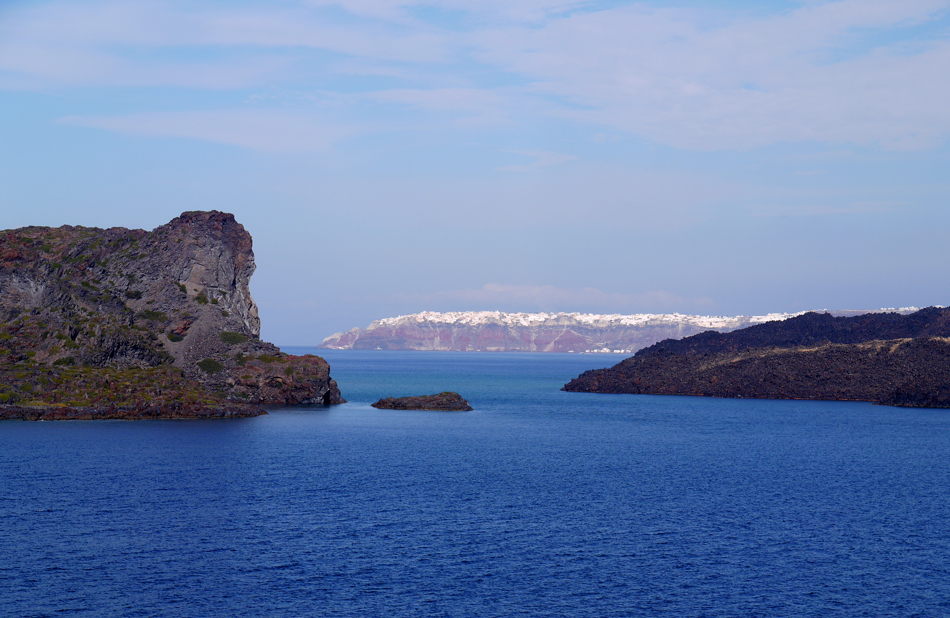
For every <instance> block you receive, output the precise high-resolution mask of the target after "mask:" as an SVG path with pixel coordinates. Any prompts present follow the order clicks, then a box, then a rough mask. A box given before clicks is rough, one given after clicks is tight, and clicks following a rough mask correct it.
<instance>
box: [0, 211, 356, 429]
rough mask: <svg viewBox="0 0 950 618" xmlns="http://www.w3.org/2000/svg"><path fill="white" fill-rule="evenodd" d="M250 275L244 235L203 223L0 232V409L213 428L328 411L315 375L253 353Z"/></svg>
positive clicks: (259, 347)
mask: <svg viewBox="0 0 950 618" xmlns="http://www.w3.org/2000/svg"><path fill="white" fill-rule="evenodd" d="M254 268H255V265H254V253H253V250H252V240H251V236H250V234H248V233H247V231H246V230H245V229H244V227H243V226H242V225H241V224H239V223H238V222H237V221H235V219H234V216H233V215H230V214H228V213H223V212H216V211H212V212H186V213H183V214H182V215H181V216H180V217H177V218H175V219H173V220H172V221H170V222H169V223H167V224H165V225H162V226H160V227H158V228H156V229H155V230H153V231H151V232H146V231H144V230H127V229H124V228H110V229H106V230H103V229H97V228H83V227H72V226H64V227H61V228H38V227H30V228H21V229H18V230H7V231H3V232H0V404H8V405H12V404H21V405H23V404H29V405H33V406H42V405H59V406H70V407H71V408H75V409H77V410H86V409H89V410H91V409H100V410H105V409H109V406H112V409H113V410H115V409H118V410H120V412H119V413H121V410H125V409H128V410H133V409H137V410H155V409H157V410H162V412H161V413H162V414H166V413H167V414H171V415H173V416H174V415H178V416H187V415H189V414H190V413H191V412H189V410H191V411H194V410H198V409H199V408H200V409H202V410H204V411H205V412H202V414H204V413H206V412H207V411H208V410H211V411H212V412H209V413H208V414H210V415H212V416H215V415H218V414H217V412H215V411H214V410H216V409H217V408H216V406H226V407H227V406H230V407H231V408H233V409H235V410H236V409H237V408H239V407H240V404H263V403H339V402H342V401H343V399H342V397H341V396H340V392H339V389H338V388H337V386H336V383H335V382H334V381H333V380H332V379H330V376H329V365H328V364H327V363H326V361H324V360H323V359H321V358H319V357H316V356H306V357H297V356H291V355H287V354H283V353H282V352H280V350H279V349H278V348H277V347H276V346H274V345H273V344H270V343H266V342H263V341H261V340H260V339H259V335H260V318H259V316H258V310H257V305H256V304H255V303H254V299H253V298H252V297H251V293H250V285H249V284H250V277H251V275H252V274H253V273H254ZM162 367H174V368H176V370H177V374H176V375H177V376H178V377H177V378H175V381H174V384H172V383H171V382H170V381H169V380H171V377H170V376H171V374H169V373H168V372H167V371H164V370H160V369H161V368H162ZM117 372H118V373H117ZM120 374H121V375H120ZM69 384H74V385H76V388H68V386H67V385H69ZM116 384H120V385H121V386H122V388H117V387H116ZM229 402H232V403H229Z"/></svg>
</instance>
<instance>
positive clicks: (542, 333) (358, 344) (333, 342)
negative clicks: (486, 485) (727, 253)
mask: <svg viewBox="0 0 950 618" xmlns="http://www.w3.org/2000/svg"><path fill="white" fill-rule="evenodd" d="M790 315H792V314H770V315H765V316H738V317H720V316H695V315H682V314H678V313H675V314H635V315H616V314H615V315H596V314H589V313H504V312H500V311H468V312H455V313H436V312H423V313H416V314H413V315H405V316H399V317H397V318H385V319H382V320H376V321H375V322H373V323H372V324H370V325H369V326H368V327H367V328H366V329H359V328H354V329H352V330H349V331H347V332H345V333H337V334H335V335H332V336H330V337H327V338H326V339H325V340H324V341H323V343H322V344H321V345H320V347H321V348H328V349H337V350H349V349H356V350H376V349H380V350H447V351H462V352H465V351H481V352H615V353H627V354H630V353H632V352H635V351H637V350H639V349H641V348H645V347H647V346H650V345H652V344H654V343H656V342H657V341H661V340H663V339H678V338H681V337H686V336H689V335H694V334H696V333H700V332H703V331H706V330H716V331H722V332H725V331H730V330H734V329H737V328H742V327H744V326H748V325H750V324H759V323H763V322H768V321H772V320H781V319H784V318H787V317H789V316H790Z"/></svg>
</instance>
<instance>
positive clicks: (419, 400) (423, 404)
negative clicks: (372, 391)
mask: <svg viewBox="0 0 950 618" xmlns="http://www.w3.org/2000/svg"><path fill="white" fill-rule="evenodd" d="M373 407H374V408H379V409H381V410H442V411H447V412H454V411H461V412H467V411H469V410H471V409H472V406H471V405H469V403H468V402H467V401H465V399H463V398H462V396H461V395H459V394H458V393H453V392H451V391H446V392H444V393H439V394H438V395H423V396H421V397H395V398H394V397H386V398H385V399H380V400H379V401H377V402H376V403H374V404H373Z"/></svg>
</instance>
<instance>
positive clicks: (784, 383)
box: [564, 307, 950, 407]
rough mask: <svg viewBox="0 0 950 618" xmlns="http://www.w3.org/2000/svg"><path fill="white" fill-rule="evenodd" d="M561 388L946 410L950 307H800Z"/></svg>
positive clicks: (663, 348)
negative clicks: (803, 310)
mask: <svg viewBox="0 0 950 618" xmlns="http://www.w3.org/2000/svg"><path fill="white" fill-rule="evenodd" d="M564 390H567V391H575V392H594V393H633V394H652V395H705V396H712V397H750V398H766V399H829V400H862V401H876V402H879V403H885V404H891V405H904V406H925V407H950V309H945V308H936V307H931V308H928V309H922V310H920V311H917V312H915V313H912V314H910V315H900V314H897V313H885V314H868V315H862V316H857V317H834V316H832V315H829V314H819V313H807V314H804V315H801V316H797V317H793V318H790V319H788V320H784V321H781V322H771V323H767V324H761V325H757V326H752V327H749V328H745V329H741V330H737V331H733V332H730V333H715V332H707V333H702V334H699V335H695V336H692V337H687V338H685V339H682V340H680V341H672V340H668V341H662V342H660V343H657V344H656V345H653V346H651V347H649V348H646V349H644V350H641V351H640V352H638V353H637V354H636V355H634V356H633V357H631V358H628V359H626V360H624V361H622V362H621V363H619V364H618V365H616V366H614V367H611V368H608V369H599V370H594V371H588V372H585V373H584V374H582V375H581V376H579V377H577V378H575V379H574V380H572V381H571V382H569V383H568V384H567V385H565V386H564Z"/></svg>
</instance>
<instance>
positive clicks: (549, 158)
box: [498, 150, 577, 172]
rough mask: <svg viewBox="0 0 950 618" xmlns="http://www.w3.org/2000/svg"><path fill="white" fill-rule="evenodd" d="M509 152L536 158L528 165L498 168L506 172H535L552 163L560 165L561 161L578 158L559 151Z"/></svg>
mask: <svg viewBox="0 0 950 618" xmlns="http://www.w3.org/2000/svg"><path fill="white" fill-rule="evenodd" d="M507 152H509V153H511V154H516V155H521V156H524V157H530V158H532V159H534V161H532V162H531V163H528V164H526V165H506V166H504V167H500V168H498V169H500V170H501V171H504V172H533V171H534V170H538V169H541V168H543V167H551V166H552V165H560V164H561V163H567V162H568V161H576V160H577V157H575V156H571V155H567V154H561V153H559V152H548V151H546V150H509V151H507Z"/></svg>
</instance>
